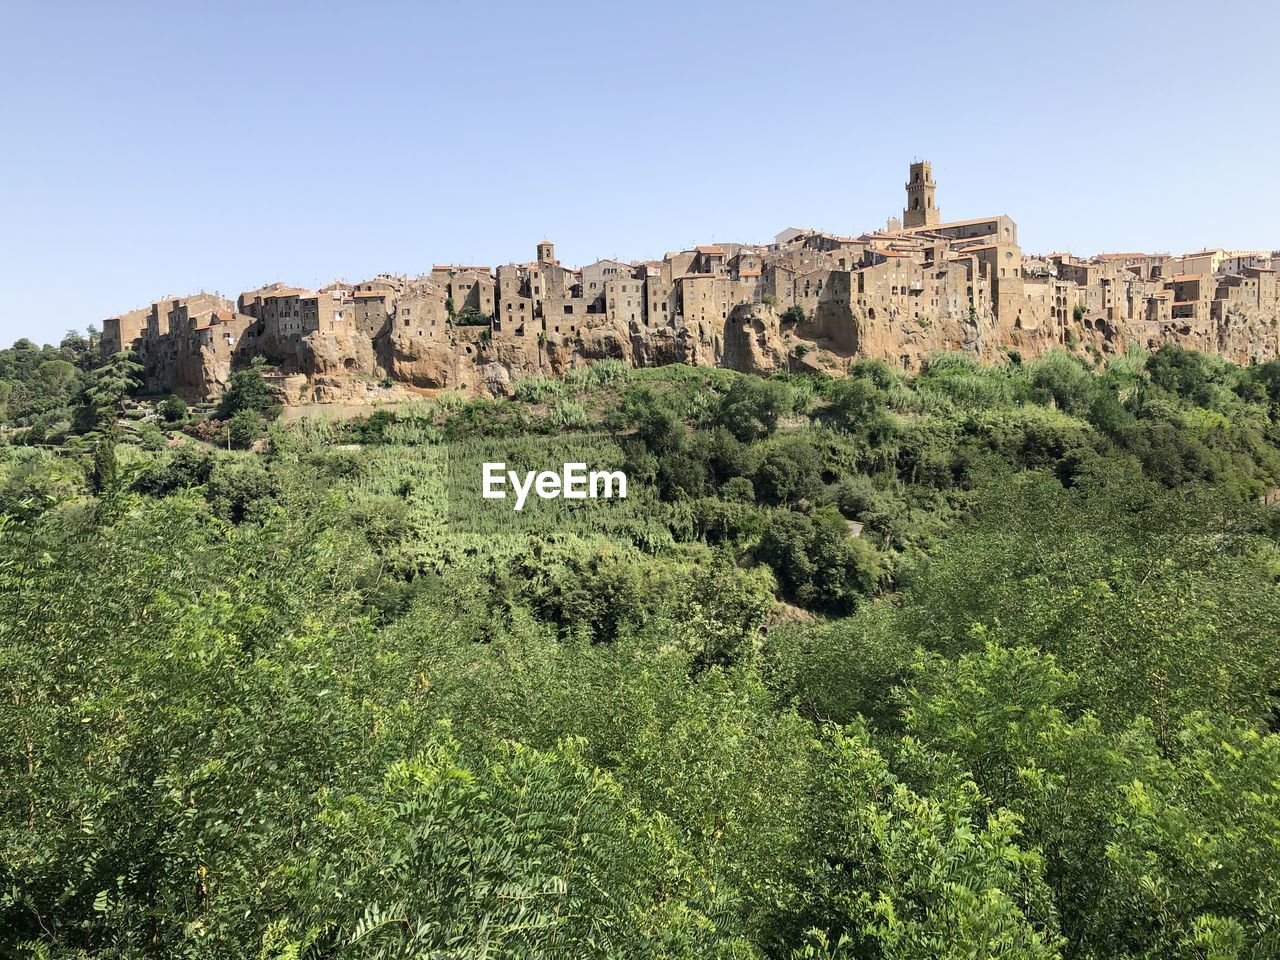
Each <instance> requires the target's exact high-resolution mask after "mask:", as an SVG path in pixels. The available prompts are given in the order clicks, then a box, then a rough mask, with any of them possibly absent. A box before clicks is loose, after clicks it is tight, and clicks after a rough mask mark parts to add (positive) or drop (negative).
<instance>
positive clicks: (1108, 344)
mask: <svg viewBox="0 0 1280 960" xmlns="http://www.w3.org/2000/svg"><path fill="white" fill-rule="evenodd" d="M906 192H907V205H906V207H905V209H904V210H903V214H902V217H901V218H893V219H891V220H890V221H889V222H888V224H887V225H886V226H885V228H884V229H881V230H875V231H870V232H865V233H862V234H859V235H856V236H841V235H837V234H832V233H827V232H823V231H817V230H802V229H797V228H790V229H788V230H785V231H783V232H782V233H780V234H778V235H777V236H776V237H775V238H774V239H773V241H772V242H770V243H766V244H744V243H718V244H709V245H705V246H698V247H695V248H694V249H691V250H682V251H679V252H673V253H668V254H666V255H665V256H664V257H663V258H662V259H661V260H650V261H643V262H625V261H619V260H599V261H596V262H595V263H592V264H589V265H587V266H584V267H581V268H578V269H571V268H569V267H566V266H564V265H563V264H561V263H560V261H559V260H558V259H557V258H556V254H555V248H554V246H553V245H552V244H551V243H549V242H543V243H540V244H538V245H537V249H536V255H535V258H534V259H533V260H531V261H530V262H528V263H519V264H504V265H502V266H499V267H497V268H496V269H491V268H490V267H488V266H475V265H453V264H438V265H435V266H433V267H432V268H431V270H430V272H428V273H423V274H421V275H419V276H416V277H407V276H392V275H381V276H378V277H375V278H373V279H370V280H366V281H363V282H361V283H355V284H348V283H345V282H342V281H337V282H334V283H331V284H329V285H328V286H325V287H322V288H321V289H319V290H306V289H298V288H295V287H291V286H288V285H286V284H283V283H273V284H270V285H268V286H265V287H261V288H259V289H256V290H250V291H247V292H245V293H242V294H241V295H240V296H239V297H238V299H237V300H236V301H235V302H232V301H230V300H228V299H225V298H223V297H221V296H217V295H213V294H206V293H201V294H196V295H193V296H186V297H173V298H165V299H161V300H158V301H155V302H154V303H152V304H150V305H149V306H148V307H146V308H143V309H141V310H135V311H131V312H129V313H125V314H121V315H119V316H116V317H112V318H110V319H109V320H107V321H106V322H105V324H104V330H103V339H102V343H103V350H104V351H105V352H106V353H108V354H109V353H113V352H116V351H119V350H132V351H134V352H135V353H136V354H137V355H138V356H139V358H140V359H141V360H142V362H143V363H144V364H145V366H146V369H147V377H148V385H149V387H151V388H152V389H156V390H177V391H180V392H186V393H190V394H194V395H212V394H216V393H217V392H218V391H219V390H220V389H221V388H222V386H223V385H224V384H225V383H226V381H227V379H228V377H229V375H230V372H231V370H232V369H233V368H234V367H235V366H237V365H239V364H241V363H247V362H249V361H250V360H252V359H253V358H255V357H264V358H266V359H267V360H269V361H271V362H272V363H273V364H276V365H277V366H278V367H279V369H280V370H282V371H283V372H284V373H285V374H290V373H292V374H295V375H300V376H304V377H310V378H312V379H315V380H318V381H321V382H330V383H338V382H340V381H341V380H343V379H344V378H346V379H350V378H352V377H363V378H366V379H369V378H390V379H392V380H393V381H396V380H398V381H401V382H406V383H414V384H416V385H419V386H448V385H454V384H460V385H465V383H466V380H467V378H466V377H465V376H464V375H463V374H462V372H461V371H462V370H463V369H464V368H474V367H475V366H476V365H480V364H486V363H488V364H493V363H499V364H502V365H504V366H505V368H506V369H507V371H509V372H520V371H523V370H527V369H531V368H532V369H543V370H545V369H546V366H547V363H546V362H544V356H543V355H544V354H545V355H546V356H547V357H549V358H550V362H551V366H552V368H553V370H554V368H556V367H558V366H562V365H564V364H566V363H569V364H572V363H573V362H578V361H587V360H590V359H593V358H596V357H598V356H600V355H619V356H622V357H624V358H626V359H628V360H630V361H631V362H636V363H657V362H671V361H685V362H694V363H699V362H702V363H707V362H709V363H720V364H724V365H730V366H732V365H736V364H737V363H739V362H740V361H741V357H742V356H743V354H742V351H741V350H740V349H737V350H735V349H734V348H733V344H734V343H735V342H740V341H741V337H742V332H741V330H737V329H735V328H742V329H747V330H754V331H755V335H756V336H757V339H760V341H761V343H763V342H764V340H766V339H768V338H770V337H775V338H777V337H780V338H782V339H784V340H786V339H791V340H794V341H798V342H808V343H811V344H813V345H816V346H818V347H820V348H822V350H823V351H824V352H826V353H829V354H830V355H832V356H836V357H851V356H873V357H879V358H882V359H886V360H888V361H890V362H893V363H895V364H897V365H900V366H901V367H902V368H904V369H906V370H911V369H914V368H917V367H918V366H919V364H921V363H922V362H923V361H924V360H925V359H926V358H927V356H928V355H929V354H930V353H932V352H934V351H935V350H961V351H967V352H969V353H972V354H974V355H976V356H978V357H981V358H983V359H998V358H999V357H1000V356H1001V355H1002V354H1003V353H1004V352H1006V351H1008V350H1010V349H1018V350H1020V351H1022V352H1024V353H1028V354H1031V355H1035V354H1038V353H1042V352H1044V351H1045V350H1048V349H1051V348H1054V347H1065V348H1081V349H1083V348H1090V349H1092V350H1093V351H1094V352H1096V353H1099V354H1104V353H1112V352H1117V351H1123V350H1124V349H1127V347H1128V345H1129V344H1130V343H1137V344H1138V345H1139V346H1142V347H1145V348H1149V349H1151V348H1155V347H1158V346H1159V345H1161V344H1163V343H1177V344H1180V345H1183V346H1186V347H1190V348H1194V349H1197V350H1203V351H1207V352H1213V353H1219V354H1222V355H1224V356H1227V357H1229V358H1230V359H1233V360H1236V361H1238V362H1249V361H1251V360H1258V359H1265V358H1269V357H1274V356H1276V355H1277V353H1280V335H1278V333H1277V316H1278V315H1280V291H1278V289H1277V284H1276V269H1277V267H1280V252H1277V251H1240V250H1222V249H1213V250H1201V251H1197V252H1195V253H1190V254H1185V255H1182V256H1172V255H1170V254H1167V253H1112V254H1101V255H1098V256H1094V257H1090V258H1079V257H1075V256H1072V255H1071V254H1068V253H1052V254H1048V255H1043V256H1027V255H1024V253H1023V251H1022V249H1021V247H1020V246H1019V243H1018V229H1017V225H1016V224H1015V223H1014V221H1013V220H1012V219H1010V218H1009V217H1008V216H1004V215H999V216H991V217H981V218H977V219H969V220H960V221H950V222H948V221H943V220H942V218H941V213H940V211H939V209H938V207H937V205H936V184H935V182H934V180H933V176H932V170H931V167H930V164H929V163H927V162H920V163H913V164H912V165H911V167H910V170H909V175H908V181H907V184H906ZM735 336H736V337H737V338H738V339H737V341H735ZM504 345H505V346H504ZM535 360H536V363H535ZM334 395H335V396H336V394H334Z"/></svg>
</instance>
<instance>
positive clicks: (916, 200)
mask: <svg viewBox="0 0 1280 960" xmlns="http://www.w3.org/2000/svg"><path fill="white" fill-rule="evenodd" d="M937 188H938V185H937V184H936V183H934V182H933V166H932V165H931V164H930V163H929V161H928V160H919V161H917V162H915V163H913V164H912V165H911V172H910V175H909V177H908V179H907V208H906V209H905V210H903V211H902V225H903V226H904V227H906V228H907V229H908V230H910V229H911V228H912V227H932V226H936V225H937V224H939V223H941V222H942V215H941V213H940V212H939V210H938V207H937V205H936V204H935V203H934V202H933V191H934V190H936V189H937Z"/></svg>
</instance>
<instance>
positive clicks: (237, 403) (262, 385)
mask: <svg viewBox="0 0 1280 960" xmlns="http://www.w3.org/2000/svg"><path fill="white" fill-rule="evenodd" d="M241 410H253V411H255V412H257V413H259V414H261V415H262V416H263V417H265V418H266V419H268V420H274V419H275V418H276V416H277V415H279V413H280V404H279V403H278V402H277V400H276V396H275V394H274V393H272V391H271V387H270V385H269V384H268V383H267V381H266V379H265V378H264V377H263V376H262V374H261V373H260V372H259V371H258V370H241V371H239V372H238V373H233V374H232V375H231V385H230V386H228V387H227V392H226V393H224V394H223V395H222V399H221V400H219V401H218V410H217V413H216V417H217V419H219V420H228V419H230V418H231V417H232V416H234V415H235V414H237V413H239V412H240V411H241Z"/></svg>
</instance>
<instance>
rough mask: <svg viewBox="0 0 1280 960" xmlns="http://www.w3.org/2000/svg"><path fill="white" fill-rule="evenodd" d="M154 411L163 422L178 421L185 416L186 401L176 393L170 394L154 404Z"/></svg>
mask: <svg viewBox="0 0 1280 960" xmlns="http://www.w3.org/2000/svg"><path fill="white" fill-rule="evenodd" d="M156 413H158V414H160V416H161V417H162V418H164V421H165V423H178V422H179V421H181V420H185V419H186V418H187V402H186V401H185V400H183V399H182V398H181V397H179V396H177V395H176V394H170V395H169V396H167V397H165V398H164V399H163V400H161V401H160V402H159V403H157V404H156Z"/></svg>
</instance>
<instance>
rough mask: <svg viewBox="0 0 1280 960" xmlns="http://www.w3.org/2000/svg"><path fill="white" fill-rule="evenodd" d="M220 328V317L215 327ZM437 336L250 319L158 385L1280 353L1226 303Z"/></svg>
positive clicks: (443, 380) (350, 399) (422, 381)
mask: <svg viewBox="0 0 1280 960" xmlns="http://www.w3.org/2000/svg"><path fill="white" fill-rule="evenodd" d="M214 326H215V328H216V324H215V325H214ZM437 329H438V332H434V333H432V334H431V335H429V336H420V335H418V332H417V331H412V330H405V329H395V328H394V327H392V326H391V325H390V324H388V325H387V326H386V327H384V329H383V330H381V331H379V332H377V333H375V334H373V335H369V334H367V333H365V332H362V331H360V330H359V329H356V328H350V329H346V330H336V331H313V332H310V333H307V334H304V335H302V336H300V337H295V338H291V339H290V340H289V341H288V342H269V341H267V340H264V339H263V338H261V337H260V336H259V337H255V333H254V330H253V329H246V330H245V331H244V334H243V336H242V338H241V339H240V341H239V344H238V346H239V349H235V350H233V349H231V348H230V345H228V344H220V343H219V342H218V340H217V338H212V339H208V338H206V342H204V343H197V344H193V345H192V347H193V349H191V350H174V351H171V352H170V353H168V354H166V355H163V356H160V357H153V358H152V361H151V363H150V364H149V371H148V372H149V376H148V379H149V381H150V385H151V386H152V388H154V389H172V390H175V391H177V392H179V393H183V394H186V395H187V396H189V397H193V398H198V399H207V398H211V397H215V396H217V395H218V394H219V393H221V391H222V390H223V389H224V388H225V386H226V384H227V382H228V380H229V378H230V375H231V372H232V369H233V366H237V365H239V364H240V363H241V362H243V361H245V360H246V359H248V358H252V357H254V356H263V357H265V358H267V359H268V360H270V361H271V362H272V363H273V364H274V365H275V366H276V367H277V369H278V373H277V374H276V375H275V376H274V377H273V378H272V379H273V381H274V382H275V384H276V386H277V388H278V389H279V391H280V393H281V395H282V397H283V399H284V400H285V402H287V403H291V404H302V403H365V402H372V401H376V400H388V399H401V398H405V397H408V396H412V395H420V394H422V393H424V392H430V391H434V390H440V389H451V390H458V391H462V392H466V393H471V394H475V395H479V396H504V395H507V394H509V393H510V392H511V391H512V390H513V389H514V385H515V383H516V381H517V380H519V379H520V378H522V377H528V376H546V377H560V376H563V375H564V374H565V372H566V371H568V370H570V369H571V368H573V367H578V366H583V365H586V364H590V363H593V362H596V361H598V360H603V359H606V358H609V359H615V360H620V361H622V362H624V363H627V364H630V365H633V366H637V367H650V366H661V365H665V364H672V363H685V364H690V365H694V366H711V367H724V368H728V369H733V370H738V371H742V372H745V373H754V374H759V375H763V376H768V375H770V374H774V373H778V372H782V371H793V372H805V371H808V372H817V371H821V372H825V373H829V374H832V375H837V376H838V375H839V374H840V373H841V372H843V371H844V370H845V369H846V368H847V367H848V365H849V364H850V363H852V362H853V361H855V360H856V359H858V358H860V357H868V358H875V359H879V360H884V361H886V362H888V363H890V364H892V365H894V366H895V367H898V368H899V369H904V370H907V371H911V370H919V369H920V368H921V366H922V365H923V364H924V363H925V362H926V361H927V359H928V358H929V356H930V355H932V354H934V353H935V352H938V351H959V352H963V353H967V354H969V355H971V356H974V357H975V358H976V359H979V360H982V361H986V362H1003V361H1004V360H1005V359H1006V358H1007V356H1008V354H1009V352H1010V351H1017V352H1018V353H1020V354H1021V355H1022V356H1024V357H1026V358H1031V357H1035V356H1039V355H1040V354H1043V353H1044V352H1046V351H1047V350H1051V349H1074V350H1076V351H1077V352H1081V353H1082V354H1083V353H1084V352H1085V351H1087V352H1088V353H1090V354H1092V355H1094V356H1102V357H1105V356H1107V355H1110V354H1115V353H1122V352H1124V351H1125V350H1126V349H1128V347H1129V345H1130V344H1133V343H1136V344H1138V345H1139V346H1141V347H1143V348H1145V349H1155V348H1158V347H1159V346H1160V345H1161V344H1163V343H1175V344H1178V345H1181V346H1184V347H1187V348H1191V349H1196V350H1200V351H1204V352H1208V353H1215V354H1219V355H1221V356H1223V357H1226V358H1227V359H1230V360H1232V361H1235V362H1239V363H1248V362H1250V361H1252V360H1262V359H1268V358H1271V357H1275V356H1277V355H1278V354H1280V341H1278V339H1277V331H1276V317H1275V316H1274V315H1273V314H1269V313H1266V312H1264V311H1258V310H1252V311H1250V310H1247V309H1240V310H1235V311H1232V312H1230V313H1228V314H1227V315H1226V316H1225V317H1224V318H1223V320H1222V322H1214V323H1211V324H1195V323H1186V322H1184V323H1163V324H1162V323H1156V322H1150V321H1132V322H1128V323H1114V322H1109V321H1108V320H1106V319H1105V317H1103V316H1100V315H1099V316H1088V315H1086V316H1082V317H1080V318H1079V319H1078V320H1075V321H1074V322H1072V323H1070V324H1069V325H1068V329H1066V330H1065V331H1064V330H1061V329H1055V328H1053V327H1052V326H1047V325H1046V326H1041V325H1036V324H1019V325H1016V326H1012V327H1009V326H1005V325H1002V324H1001V323H1000V322H999V321H998V320H997V319H996V317H995V316H994V314H993V313H992V311H991V310H990V309H983V310H976V309H975V310H969V311H966V312H963V313H959V312H957V313H955V314H935V315H934V316H933V317H930V318H928V319H921V318H917V317H914V316H909V315H907V313H906V311H895V310H892V309H890V310H886V311H883V312H882V313H881V314H880V315H878V316H876V315H874V310H868V309H866V308H862V307H859V306H857V305H835V304H823V305H820V306H819V308H818V309H817V310H816V311H815V312H814V315H813V316H812V317H810V318H807V319H805V320H802V321H800V322H798V323H790V322H784V321H783V318H782V315H781V312H780V311H779V310H777V309H776V308H773V307H771V306H768V305H765V304H742V305H738V306H737V307H734V308H733V309H732V310H731V311H729V315H728V316H727V317H726V318H725V319H724V320H723V321H720V322H716V321H705V320H704V321H698V322H695V323H692V324H682V325H679V326H674V325H673V326H666V327H662V328H658V329H649V328H637V327H636V325H634V324H628V323H623V322H620V321H608V320H602V321H601V322H600V323H599V324H596V325H591V326H585V327H584V328H582V329H581V330H578V331H576V332H574V333H573V334H559V333H548V334H543V335H542V336H539V337H514V336H505V337H504V336H498V335H495V334H494V333H493V331H492V330H491V329H490V328H489V327H471V326H449V325H443V326H442V327H441V328H437Z"/></svg>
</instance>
